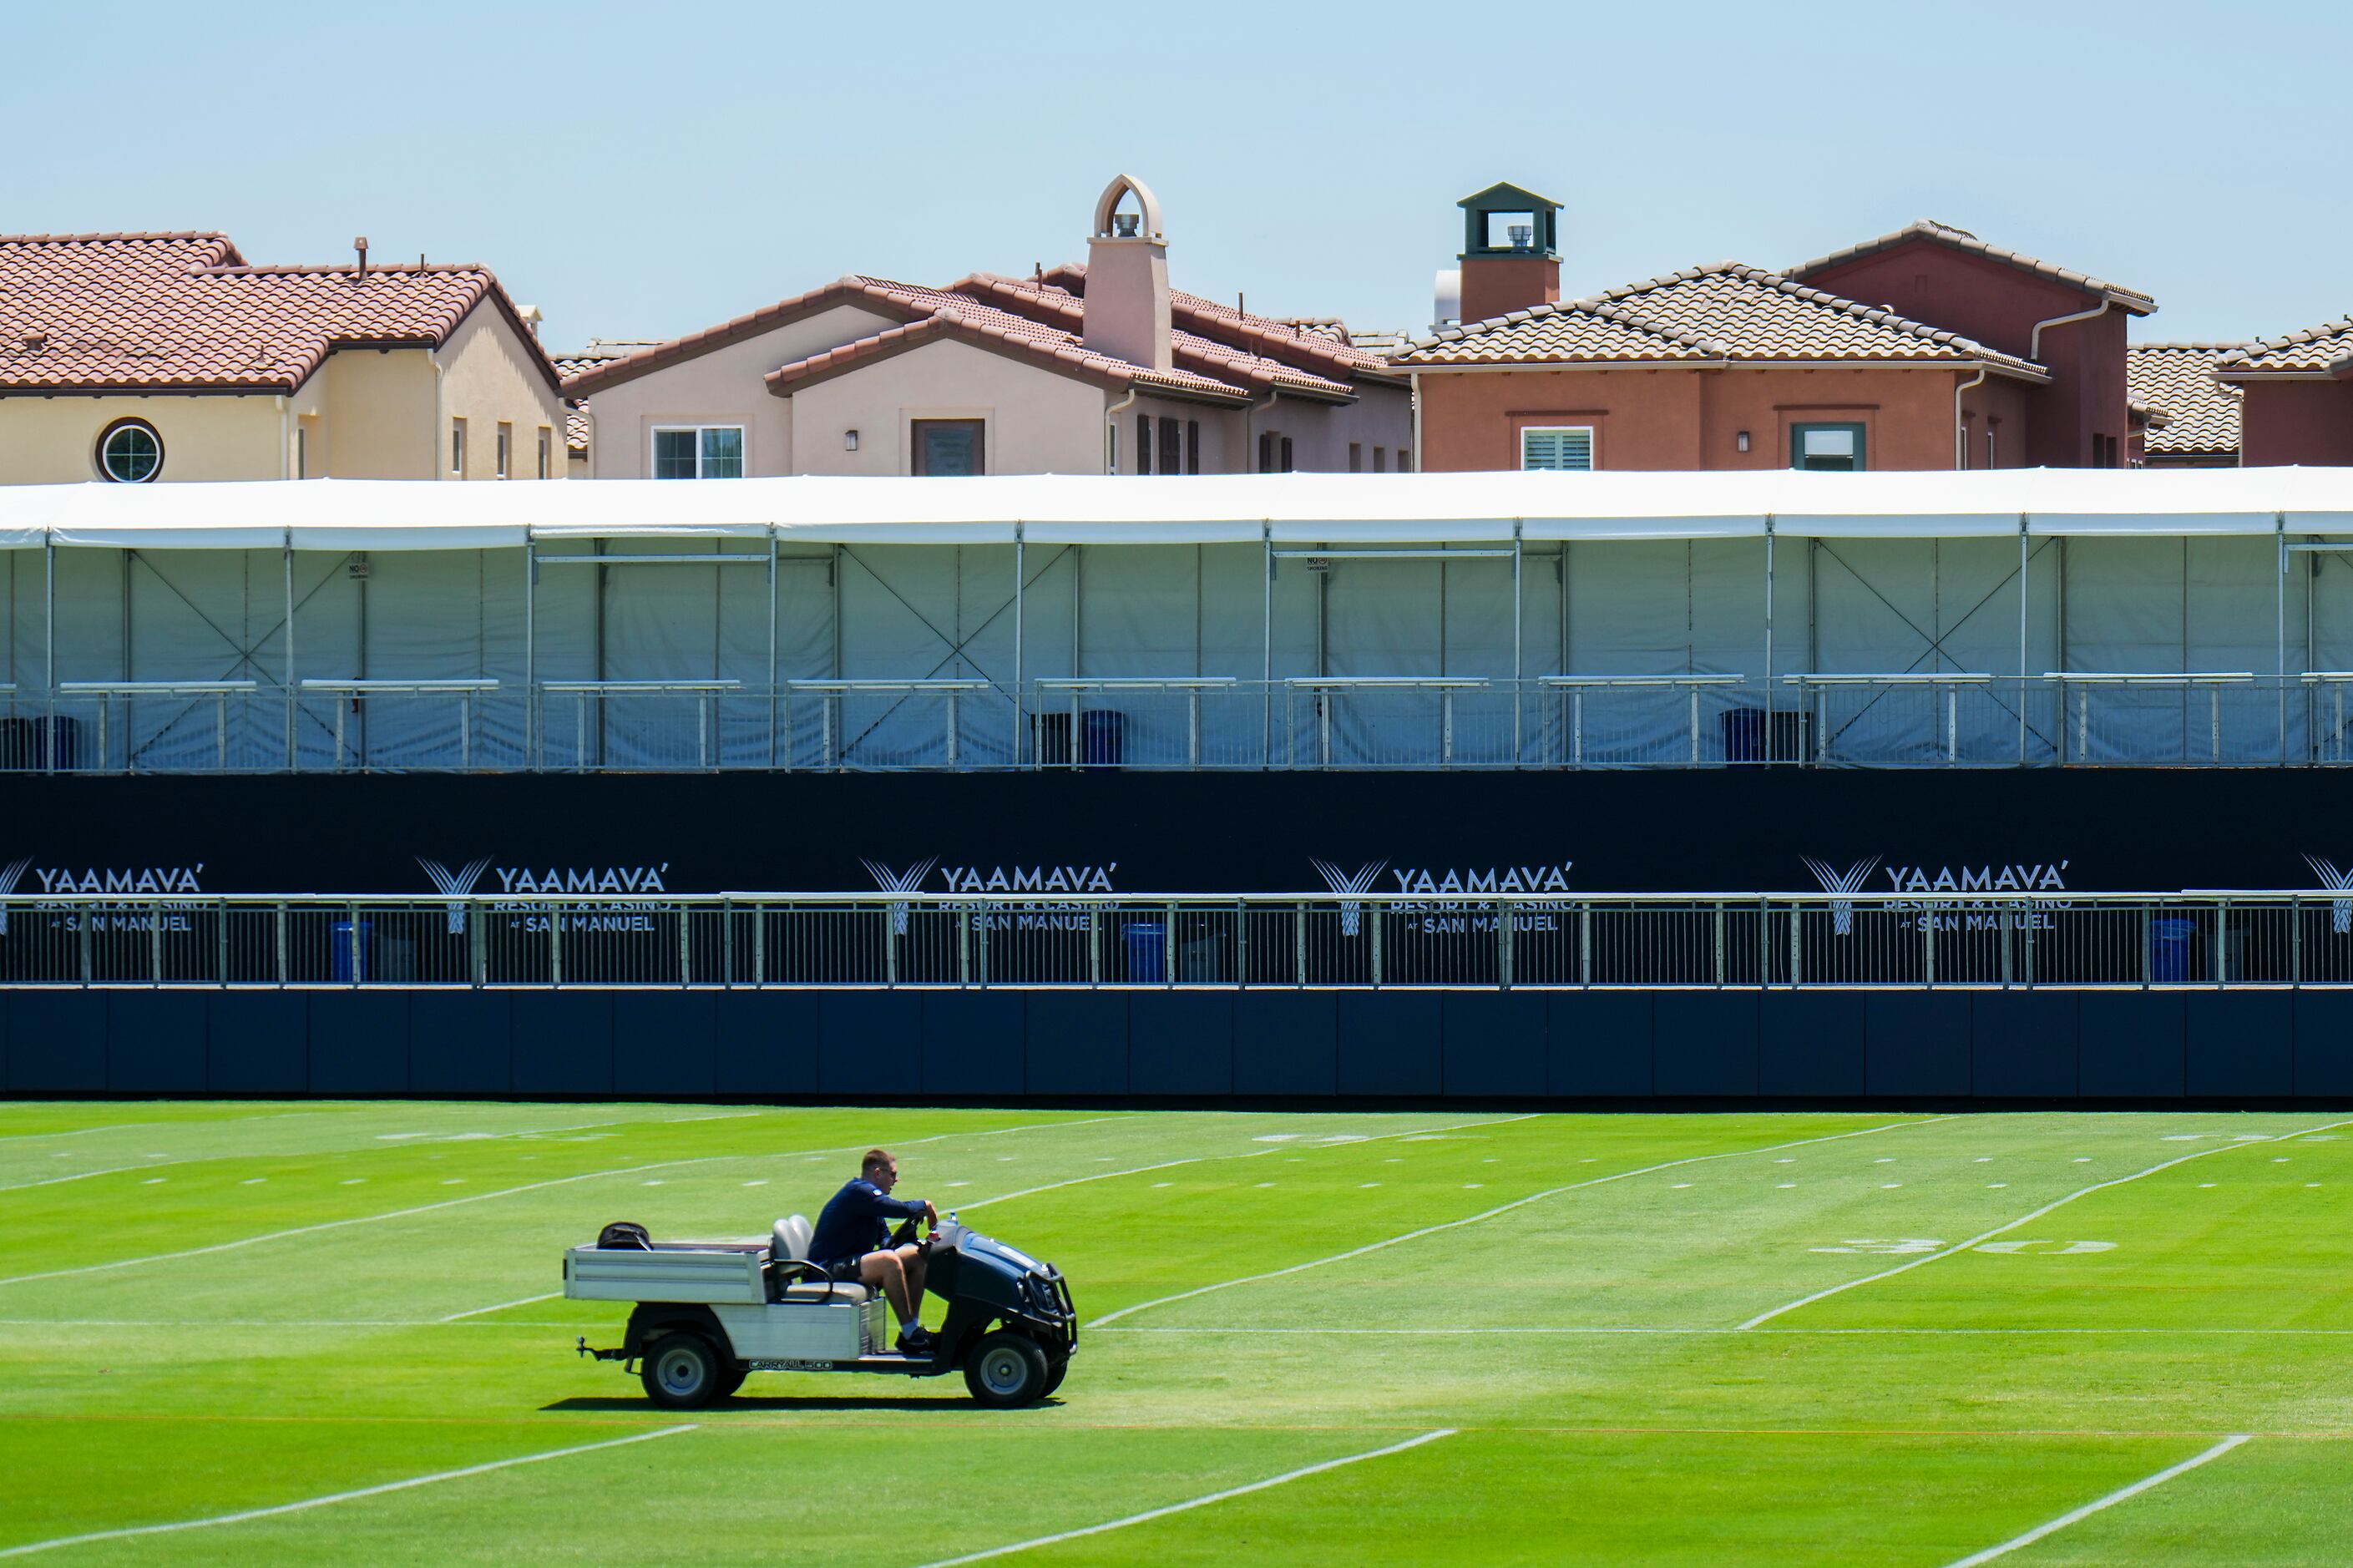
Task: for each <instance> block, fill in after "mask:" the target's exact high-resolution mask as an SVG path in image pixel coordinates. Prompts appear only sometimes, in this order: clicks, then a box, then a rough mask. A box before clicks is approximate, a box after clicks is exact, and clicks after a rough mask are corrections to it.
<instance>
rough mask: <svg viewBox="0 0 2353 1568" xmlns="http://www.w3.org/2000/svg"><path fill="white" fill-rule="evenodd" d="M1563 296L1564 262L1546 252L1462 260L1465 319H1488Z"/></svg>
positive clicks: (1544, 303) (1463, 317)
mask: <svg viewBox="0 0 2353 1568" xmlns="http://www.w3.org/2000/svg"><path fill="white" fill-rule="evenodd" d="M1559 298H1560V262H1559V261H1558V260H1557V259H1555V258H1549V257H1542V256H1478V257H1465V258H1463V261H1462V319H1463V320H1464V321H1489V320H1492V319H1493V318H1494V317H1496V316H1508V315H1510V314H1511V313H1512V312H1513V311H1514V310H1526V309H1528V307H1530V306H1531V305H1549V304H1551V303H1552V302H1553V301H1554V300H1557V299H1559Z"/></svg>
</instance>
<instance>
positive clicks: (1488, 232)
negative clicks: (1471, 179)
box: [1454, 185, 1560, 321]
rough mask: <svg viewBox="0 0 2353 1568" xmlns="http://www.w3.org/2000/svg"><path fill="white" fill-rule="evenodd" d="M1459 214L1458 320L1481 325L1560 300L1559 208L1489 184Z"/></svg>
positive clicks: (1516, 188)
mask: <svg viewBox="0 0 2353 1568" xmlns="http://www.w3.org/2000/svg"><path fill="white" fill-rule="evenodd" d="M1454 205H1456V206H1459V207H1461V209H1462V257H1461V261H1462V296H1461V310H1462V320H1463V321H1487V320H1489V319H1490V318H1492V317H1495V316H1506V315H1509V314H1511V313H1512V312H1513V311H1514V310H1527V309H1528V308H1530V307H1531V306H1535V305H1549V304H1551V303H1553V302H1554V301H1555V300H1558V299H1559V298H1560V245H1559V239H1560V227H1559V220H1560V204H1559V203H1558V202H1556V201H1554V200H1552V199H1551V198H1550V197H1548V196H1540V195H1536V194H1535V192H1534V191H1524V190H1522V189H1521V188H1520V187H1519V186H1517V185H1490V186H1488V187H1487V188H1486V189H1485V190H1483V191H1481V192H1480V193H1479V194H1478V195H1472V196H1465V197H1463V198H1462V199H1461V201H1459V202H1457V203H1455V204H1454Z"/></svg>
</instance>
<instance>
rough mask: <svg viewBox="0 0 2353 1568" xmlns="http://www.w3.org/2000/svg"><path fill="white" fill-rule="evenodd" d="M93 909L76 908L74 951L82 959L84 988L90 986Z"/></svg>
mask: <svg viewBox="0 0 2353 1568" xmlns="http://www.w3.org/2000/svg"><path fill="white" fill-rule="evenodd" d="M91 907H92V906H90V905H89V904H76V905H75V906H74V951H75V952H76V953H77V954H78V955H79V959H80V967H81V983H82V984H83V985H84V986H88V985H89V984H90V909H91Z"/></svg>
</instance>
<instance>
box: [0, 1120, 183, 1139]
mask: <svg viewBox="0 0 2353 1568" xmlns="http://www.w3.org/2000/svg"><path fill="white" fill-rule="evenodd" d="M164 1125H165V1124H164V1122H161V1121H117V1122H115V1123H114V1124H112V1125H111V1126H108V1127H77V1128H74V1129H73V1130H72V1131H67V1132H11V1133H9V1134H7V1135H6V1136H5V1137H0V1143H22V1142H27V1141H29V1140H31V1139H36V1138H87V1137H89V1136H90V1134H91V1133H93V1132H131V1131H137V1130H138V1129H140V1128H142V1127H162V1126H164ZM172 1125H174V1126H180V1125H185V1126H189V1127H208V1126H215V1125H217V1124H216V1123H214V1122H206V1121H191V1122H186V1123H178V1122H174V1123H172Z"/></svg>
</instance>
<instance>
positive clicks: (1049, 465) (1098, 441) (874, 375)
mask: <svg viewBox="0 0 2353 1568" xmlns="http://www.w3.org/2000/svg"><path fill="white" fill-rule="evenodd" d="M763 390H764V391H765V389H763ZM774 401H776V402H780V403H781V402H786V401H790V402H791V403H792V404H793V405H795V406H794V409H793V455H794V459H795V466H794V467H793V468H791V469H790V470H788V471H790V472H795V473H804V474H904V473H907V472H909V471H911V467H912V460H913V459H912V457H911V452H912V448H911V447H910V444H909V437H908V426H909V425H910V423H911V422H912V421H913V420H917V419H985V420H987V424H988V430H987V448H986V449H987V465H988V471H989V472H990V473H992V474H1099V473H1101V472H1103V409H1104V406H1105V398H1104V395H1103V388H1102V387H1100V386H1098V385H1096V384H1093V383H1092V382H1087V381H1079V380H1076V379H1074V378H1072V377H1070V376H1066V375H1058V374H1055V373H1054V372H1052V371H1050V370H1047V369H1044V368H1043V367H1040V366H1034V365H1030V364H1027V363H1023V362H1022V361H1020V360H1018V359H1015V358H1013V357H1011V356H1009V355H1006V354H1000V353H990V352H989V351H988V350H987V349H979V348H975V347H973V346H972V345H971V344H969V343H965V342H955V341H954V340H934V341H933V342H927V343H925V344H923V346H922V347H921V348H917V349H910V350H909V351H907V352H906V353H902V354H898V355H895V356H894V357H892V358H890V359H886V360H878V361H873V362H871V363H867V364H864V365H861V366H860V367H859V368H858V369H857V370H856V371H854V372H852V373H850V374H847V375H839V376H836V377H834V378H833V379H832V380H831V381H825V382H819V383H818V384H817V385H815V386H811V387H808V388H807V389H806V390H804V391H801V392H798V393H796V394H794V395H793V396H792V397H791V398H790V399H789V400H787V399H784V398H777V399H775V400H774ZM845 430H855V431H857V432H858V450H857V451H855V452H850V451H845V450H844V449H843V447H842V432H843V431H845Z"/></svg>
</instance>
